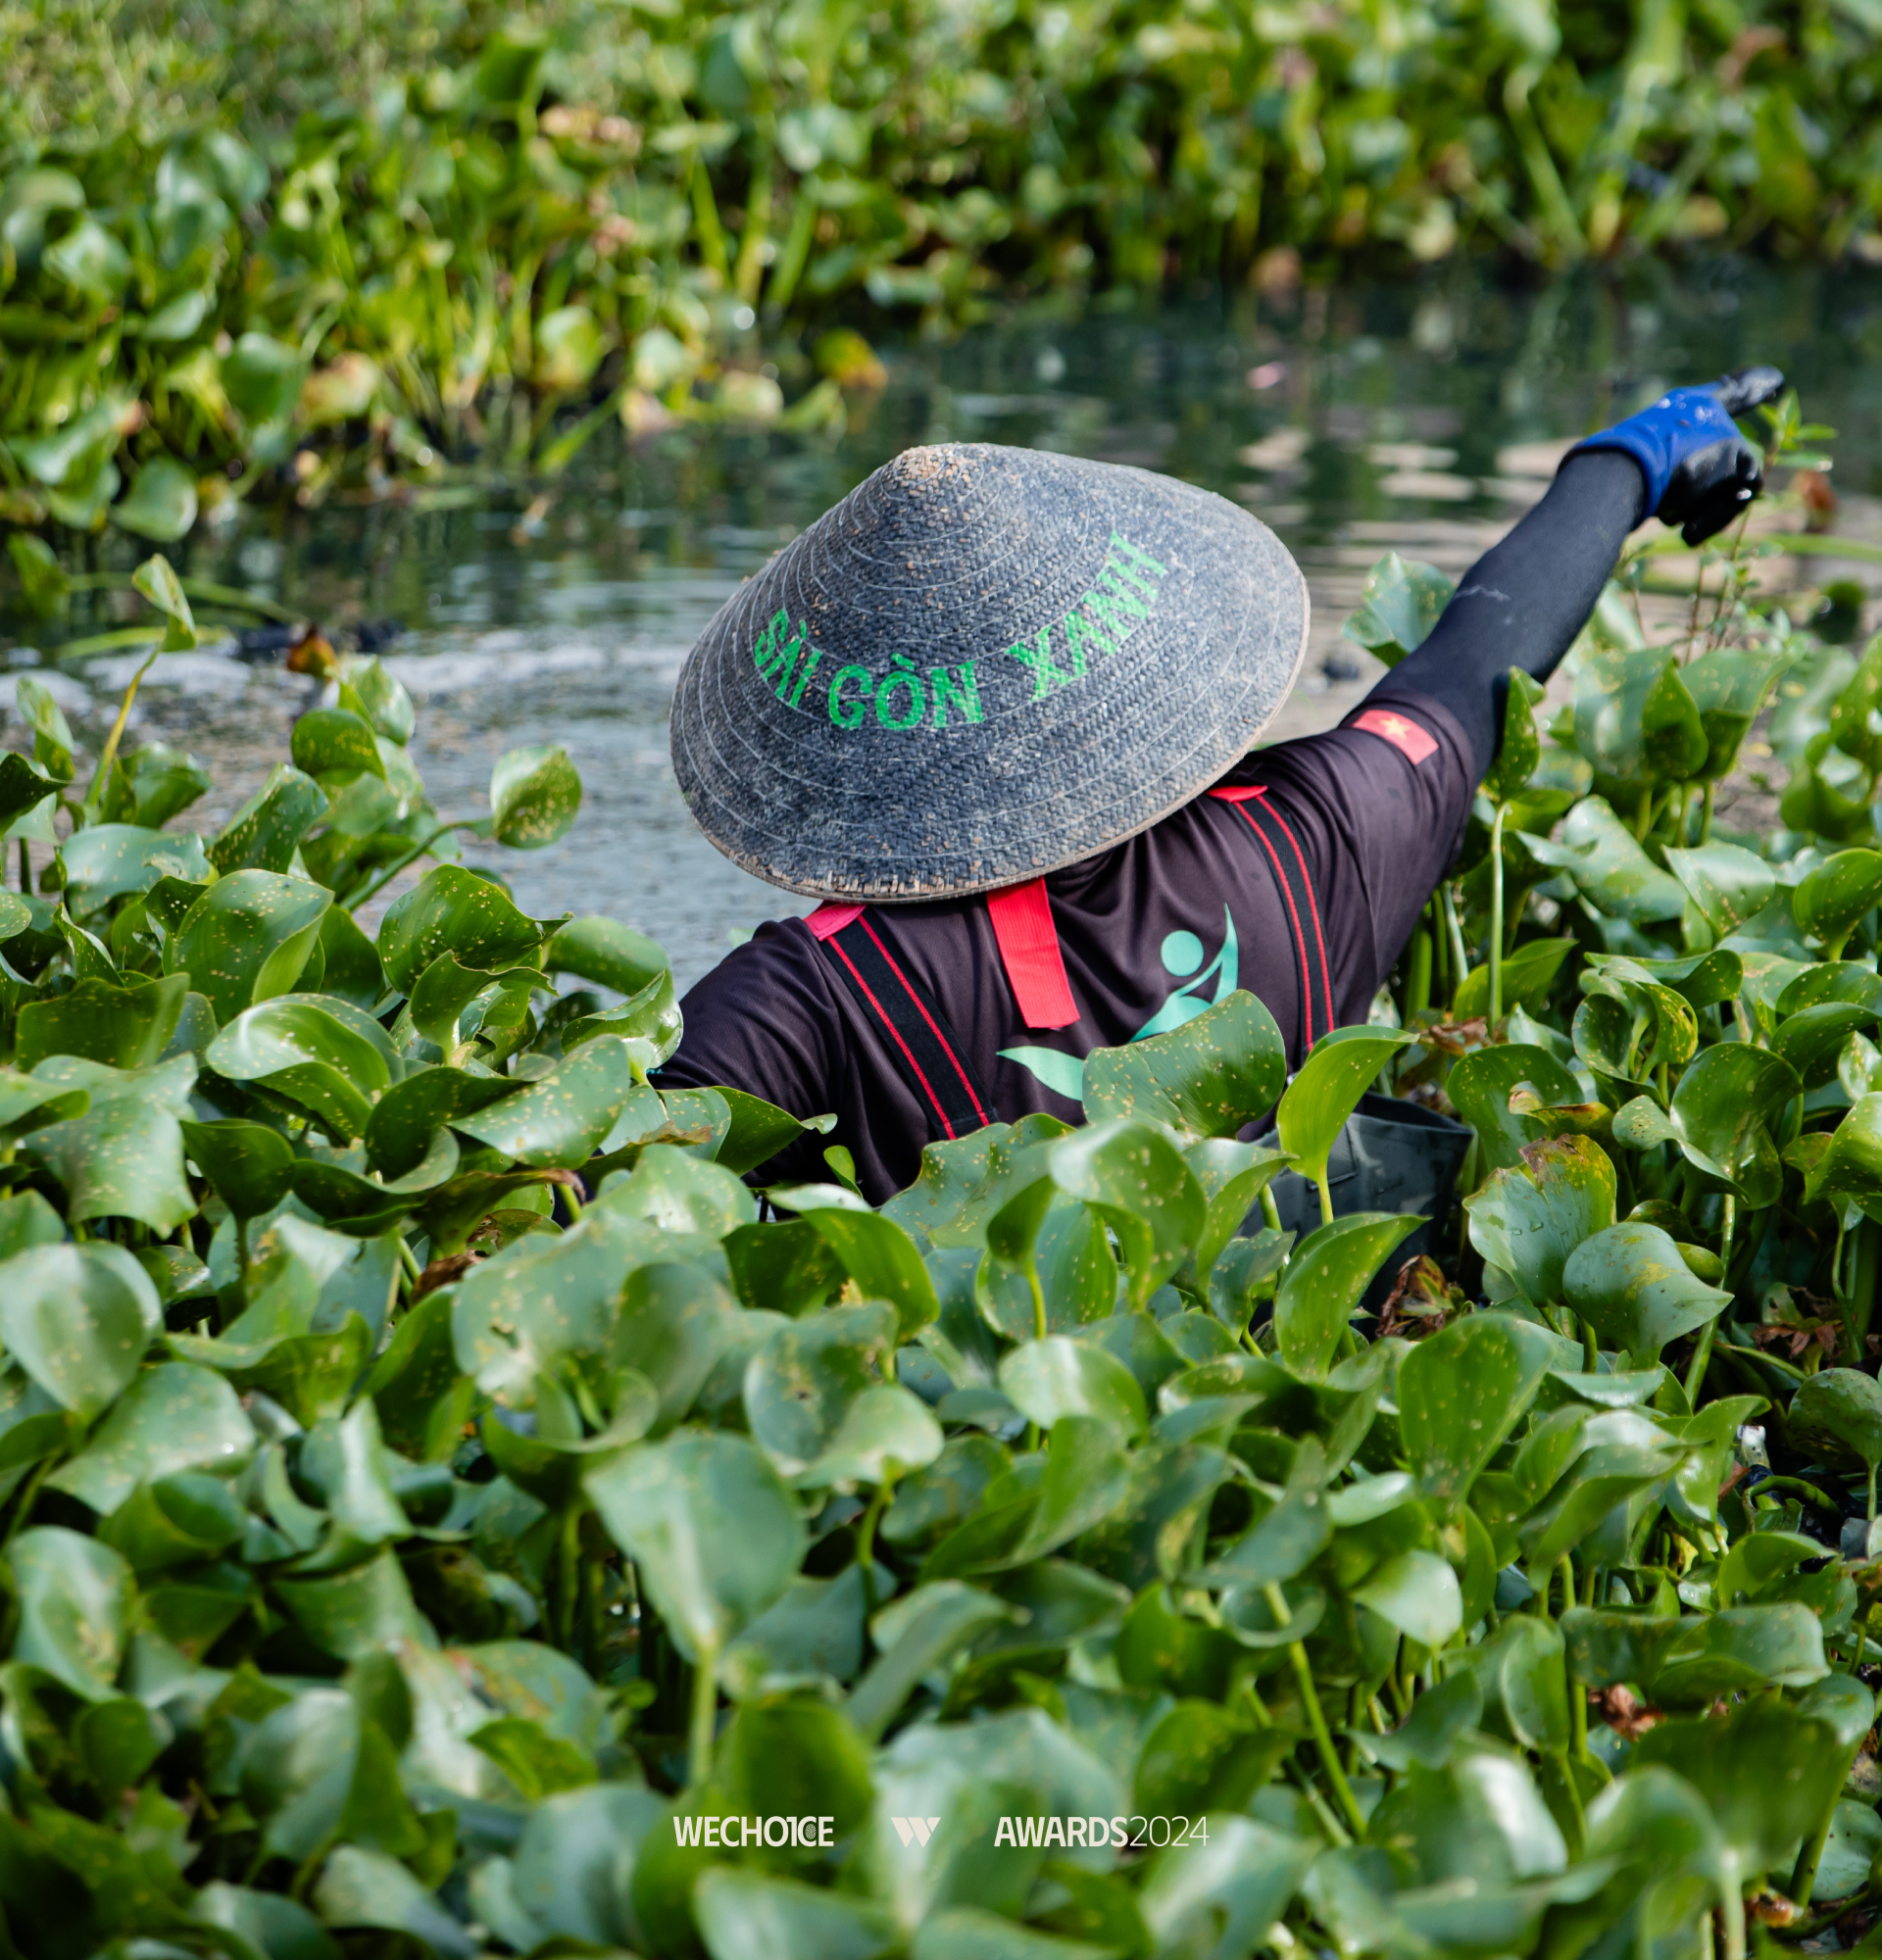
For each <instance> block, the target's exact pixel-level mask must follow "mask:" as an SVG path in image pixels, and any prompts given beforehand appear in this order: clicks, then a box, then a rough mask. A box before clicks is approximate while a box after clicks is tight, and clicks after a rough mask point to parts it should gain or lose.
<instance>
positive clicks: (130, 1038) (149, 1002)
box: [14, 973, 189, 1069]
mask: <svg viewBox="0 0 1882 1960" xmlns="http://www.w3.org/2000/svg"><path fill="white" fill-rule="evenodd" d="M188 991H189V983H188V981H187V980H185V979H184V977H183V976H182V975H181V974H180V973H176V974H173V975H171V977H170V978H169V979H166V980H150V981H145V982H143V983H141V984H139V985H135V986H130V987H114V986H113V985H112V984H111V983H110V982H109V981H106V980H81V981H79V982H78V984H77V985H76V986H75V987H74V988H73V989H72V991H71V992H70V993H68V994H55V995H53V996H52V997H51V998H50V999H49V1000H42V1001H28V1002H27V1003H26V1004H25V1005H24V1006H22V1008H21V1009H20V1018H19V1021H18V1023H17V1030H16V1034H15V1047H14V1060H15V1062H16V1063H17V1064H18V1065H19V1066H20V1067H21V1068H25V1069H33V1068H37V1067H38V1065H39V1063H40V1062H42V1061H43V1060H44V1059H45V1058H46V1057H47V1056H48V1055H53V1054H72V1055H80V1056H83V1057H84V1058H85V1059H86V1060H89V1061H100V1062H104V1063H106V1064H108V1065H109V1066H111V1067H113V1068H119V1069H130V1068H146V1067H148V1066H150V1065H151V1064H152V1063H154V1062H155V1061H156V1060H157V1058H158V1056H159V1055H161V1054H163V1052H164V1050H165V1049H166V1048H167V1047H168V1046H169V1043H170V1039H171V1037H172V1035H173V1034H174V1033H175V1031H176V1023H177V1021H178V1020H179V1019H180V1018H181V1016H182V1011H183V997H184V996H185V995H186V994H187V993H188Z"/></svg>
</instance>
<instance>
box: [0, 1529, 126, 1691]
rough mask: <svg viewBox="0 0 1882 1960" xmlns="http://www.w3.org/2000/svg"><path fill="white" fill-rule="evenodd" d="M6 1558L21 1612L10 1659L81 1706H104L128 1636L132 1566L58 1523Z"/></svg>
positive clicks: (18, 1542) (27, 1535)
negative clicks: (38, 1672)
mask: <svg viewBox="0 0 1882 1960" xmlns="http://www.w3.org/2000/svg"><path fill="white" fill-rule="evenodd" d="M6 1557H7V1565H8V1569H9V1571H10V1572H11V1574H12V1577H13V1589H14V1594H15V1598H16V1600H17V1602H18V1605H19V1610H20V1624H19V1631H18V1632H17V1633H16V1634H15V1635H14V1641H13V1658H14V1659H15V1660H20V1661H26V1662H28V1663H29V1664H30V1665H32V1666H33V1667H38V1668H43V1669H44V1670H45V1671H46V1673H48V1674H49V1675H51V1676H52V1677H53V1678H54V1680H56V1681H59V1682H62V1683H63V1684H64V1685H65V1686H66V1687H67V1688H69V1689H71V1690H72V1691H73V1692H74V1694H76V1695H78V1696H79V1697H80V1698H81V1699H83V1700H86V1701H103V1700H106V1699H107V1698H108V1697H109V1696H110V1695H112V1694H113V1693H114V1692H115V1689H114V1687H113V1684H114V1683H115V1682H116V1680H117V1678H118V1670H119V1668H120V1667H121V1666H122V1665H123V1662H124V1646H125V1642H126V1640H127V1638H128V1634H129V1619H130V1605H131V1599H132V1596H133V1593H134V1590H135V1589H134V1587H133V1584H132V1580H131V1573H130V1567H129V1566H128V1565H127V1564H125V1562H124V1559H123V1558H122V1557H121V1556H120V1555H119V1554H118V1553H117V1552H115V1551H113V1550H112V1548H111V1547H110V1546H109V1545H108V1544H99V1543H98V1541H97V1540H96V1539H91V1538H85V1537H82V1536H81V1535H80V1534H79V1533H77V1532H74V1531H67V1530H66V1529H65V1528H64V1527H63V1526H60V1525H36V1526H34V1527H33V1529H32V1530H30V1531H25V1532H22V1533H21V1534H20V1536H19V1537H18V1538H17V1539H15V1540H14V1542H13V1544H11V1545H9V1546H8V1547H7V1554H6Z"/></svg>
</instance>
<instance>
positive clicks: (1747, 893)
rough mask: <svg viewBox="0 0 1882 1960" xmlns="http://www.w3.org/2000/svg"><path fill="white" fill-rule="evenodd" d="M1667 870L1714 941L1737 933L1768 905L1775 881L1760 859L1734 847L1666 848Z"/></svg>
mask: <svg viewBox="0 0 1882 1960" xmlns="http://www.w3.org/2000/svg"><path fill="white" fill-rule="evenodd" d="M1666 868H1667V869H1668V870H1669V871H1670V872H1672V874H1673V876H1674V877H1676V878H1677V879H1678V880H1679V882H1680V883H1681V884H1682V885H1684V886H1685V887H1686V889H1687V891H1689V892H1690V893H1691V894H1692V897H1693V904H1694V905H1696V906H1697V907H1699V910H1700V914H1701V916H1702V917H1703V918H1704V919H1705V921H1706V923H1707V924H1708V925H1709V926H1710V927H1711V929H1712V937H1713V938H1714V939H1723V938H1725V936H1726V935H1727V934H1728V933H1734V932H1736V931H1737V930H1738V929H1739V927H1740V926H1742V925H1743V924H1744V923H1745V921H1746V920H1747V919H1750V918H1755V917H1756V916H1757V915H1758V913H1759V912H1761V911H1762V910H1763V909H1764V907H1766V906H1767V905H1768V904H1769V903H1770V898H1771V894H1772V892H1774V891H1775V890H1776V889H1777V881H1776V878H1775V877H1774V875H1773V874H1772V871H1771V867H1770V866H1769V865H1768V864H1767V863H1766V862H1765V861H1764V859H1763V858H1759V857H1758V856H1756V855H1755V854H1754V853H1753V852H1750V851H1746V850H1744V849H1742V848H1741V847H1740V846H1738V845H1736V844H1702V845H1700V846H1698V847H1697V848H1696V849H1694V850H1689V851H1680V850H1674V849H1671V848H1669V849H1668V850H1667V852H1666Z"/></svg>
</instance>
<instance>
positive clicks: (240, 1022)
mask: <svg viewBox="0 0 1882 1960" xmlns="http://www.w3.org/2000/svg"><path fill="white" fill-rule="evenodd" d="M223 882H224V883H233V882H234V881H233V880H232V879H227V880H224V881H223ZM216 889H217V890H220V889H221V887H220V886H219V887H217V888H216ZM203 1059H204V1060H205V1061H206V1062H207V1063H208V1064H209V1066H210V1067H211V1068H213V1069H214V1070H215V1071H216V1072H217V1073H218V1074H219V1075H224V1076H226V1077H228V1079H229V1080H230V1081H231V1082H255V1083H260V1084H261V1085H263V1086H264V1087H266V1088H268V1089H270V1090H272V1092H273V1093H274V1094H275V1095H277V1096H281V1097H285V1098H286V1099H287V1100H288V1101H289V1102H291V1103H299V1104H300V1105H301V1107H303V1108H304V1109H310V1110H312V1111H313V1112H314V1114H315V1115H317V1116H318V1117H319V1118H320V1119H321V1121H322V1123H324V1124H325V1125H326V1126H327V1128H328V1129H329V1130H331V1131H332V1133H333V1134H334V1135H335V1136H337V1137H343V1138H352V1137H359V1136H362V1135H364V1133H365V1131H366V1127H367V1124H368V1122H369V1120H370V1119H371V1114H372V1104H373V1103H374V1101H375V1100H376V1099H377V1098H378V1097H379V1096H380V1095H381V1094H382V1093H383V1092H384V1091H385V1090H386V1088H387V1087H388V1086H389V1085H390V1083H391V1080H392V1071H393V1066H394V1054H393V1050H392V1045H391V1042H390V1041H389V1040H388V1038H387V1036H386V1034H385V1031H384V1029H382V1028H381V1027H380V1026H379V1024H378V1023H377V1022H376V1021H375V1020H373V1018H372V1017H371V1014H368V1013H364V1012H362V1011H361V1009H359V1008H358V1007H352V1006H348V1005H346V1004H345V1003H344V1002H342V1001H339V1000H336V999H333V998H332V997H331V996H326V995H320V994H283V995H280V996H278V997H276V998H274V999H272V1000H267V1001H263V1002H262V1003H261V1004H260V1005H256V1006H253V1007H249V1008H247V1009H245V1010H244V1011H243V1012H241V1013H239V1014H237V1015H235V1016H233V1017H232V1018H231V1019H230V1020H229V1021H228V1023H227V1024H226V1025H224V1027H223V1031H222V1033H221V1034H219V1035H218V1036H217V1037H216V1039H215V1040H214V1041H213V1042H211V1043H210V1045H209V1048H208V1050H207V1051H206V1052H205V1054H204V1056H203Z"/></svg>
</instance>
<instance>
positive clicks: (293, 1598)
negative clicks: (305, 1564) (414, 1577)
mask: <svg viewBox="0 0 1882 1960" xmlns="http://www.w3.org/2000/svg"><path fill="white" fill-rule="evenodd" d="M274 1591H275V1593H276V1595H277V1596H278V1597H279V1599H280V1601H281V1603H282V1604H283V1605H284V1606H285V1607H286V1608H287V1610H288V1612H289V1613H290V1614H291V1615H292V1617H293V1619H294V1620H295V1622H296V1623H297V1624H298V1626H299V1627H300V1629H301V1631H302V1633H304V1634H305V1635H306V1636H307V1638H308V1639H309V1640H311V1641H312V1642H314V1644H315V1645H316V1646H317V1647H319V1648H321V1649H322V1652H325V1653H329V1654H331V1655H333V1656H334V1658H335V1659H337V1660H365V1659H367V1658H369V1657H370V1656H371V1655H373V1654H376V1653H381V1652H383V1651H384V1650H385V1649H386V1648H388V1647H398V1646H402V1645H410V1646H412V1647H414V1648H421V1649H426V1650H428V1649H430V1648H431V1647H432V1646H433V1644H434V1642H435V1640H436V1636H435V1635H434V1634H433V1633H432V1631H431V1629H430V1627H429V1626H428V1625H426V1623H425V1621H424V1618H423V1616H422V1615H421V1613H420V1612H419V1610H418V1608H417V1607H416V1606H415V1605H414V1604H413V1603H412V1591H411V1588H410V1587H409V1586H408V1585H407V1584H406V1579H405V1574H404V1572H403V1571H402V1570H401V1569H400V1566H399V1561H398V1558H397V1556H396V1555H395V1553H394V1552H393V1551H392V1549H391V1548H390V1547H389V1546H388V1547H386V1548H384V1549H382V1550H381V1551H379V1552H378V1553H377V1554H376V1555H375V1556H374V1557H372V1558H371V1559H369V1560H368V1561H367V1562H366V1563H365V1564H364V1565H354V1566H351V1567H349V1568H348V1569H347V1570H346V1571H344V1572H342V1573H339V1574H338V1575H336V1576H335V1577H333V1578H330V1579H329V1578H324V1577H322V1578H319V1579H281V1580H277V1581H276V1582H275V1585H274ZM408 1665H410V1663H409V1662H408Z"/></svg>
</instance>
